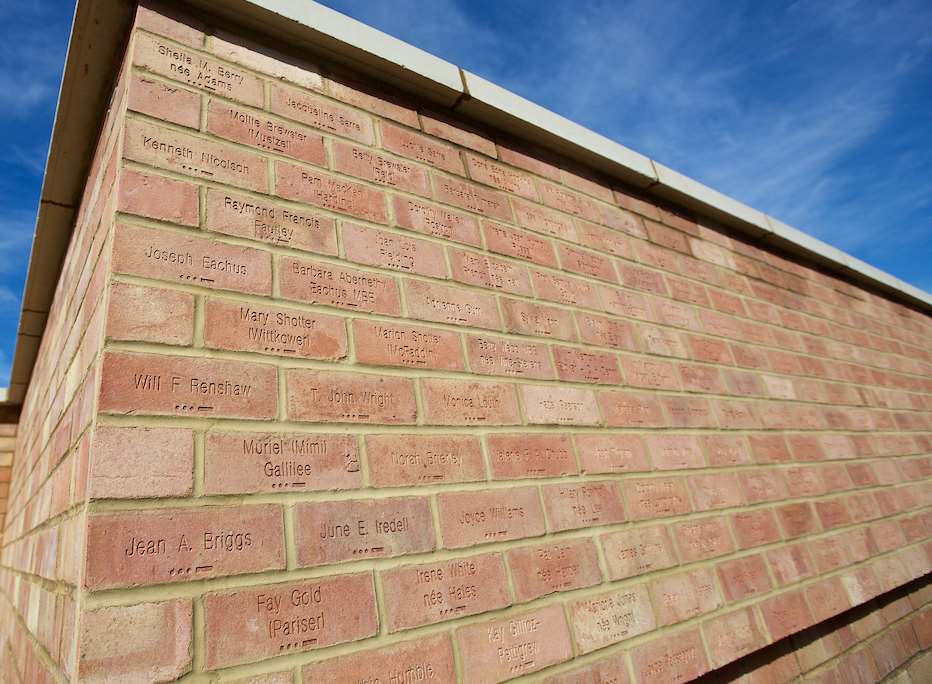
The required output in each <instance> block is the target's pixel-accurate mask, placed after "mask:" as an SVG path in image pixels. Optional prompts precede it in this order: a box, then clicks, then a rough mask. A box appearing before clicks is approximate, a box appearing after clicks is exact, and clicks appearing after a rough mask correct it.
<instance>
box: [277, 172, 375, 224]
mask: <svg viewBox="0 0 932 684" xmlns="http://www.w3.org/2000/svg"><path fill="white" fill-rule="evenodd" d="M275 192H276V194H277V195H279V196H280V197H283V198H285V199H289V200H294V201H296V202H304V203H307V204H312V205H314V206H315V207H321V208H322V209H327V210H329V211H335V212H339V213H341V214H349V215H350V216H355V217H356V218H361V219H363V220H365V221H372V222H373V223H387V222H388V214H387V212H386V209H385V194H384V193H383V192H381V191H380V190H375V189H373V188H370V187H369V186H367V185H361V184H360V183H354V182H353V181H349V180H345V179H343V178H339V177H337V176H331V175H330V174H326V173H321V172H319V171H315V170H311V169H307V168H302V167H300V166H295V165H294V164H289V163H287V162H281V161H277V162H275Z"/></svg>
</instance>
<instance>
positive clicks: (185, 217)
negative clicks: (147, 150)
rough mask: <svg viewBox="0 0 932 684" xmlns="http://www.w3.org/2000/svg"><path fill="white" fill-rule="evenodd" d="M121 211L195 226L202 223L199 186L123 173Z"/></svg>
mask: <svg viewBox="0 0 932 684" xmlns="http://www.w3.org/2000/svg"><path fill="white" fill-rule="evenodd" d="M118 208H119V210H120V211H122V212H125V213H127V214H136V215H137V216H144V217H145V218H151V219H156V220H159V221H169V222H171V223H178V224H180V225H183V226H196V225H197V224H198V221H199V217H198V196H197V186H196V185H193V184H191V183H185V182H184V181H179V180H174V179H173V178H165V177H164V176H155V175H150V174H147V173H142V172H141V171H135V170H133V169H123V170H122V171H121V172H120V196H119V203H118Z"/></svg>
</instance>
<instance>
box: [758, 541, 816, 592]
mask: <svg viewBox="0 0 932 684" xmlns="http://www.w3.org/2000/svg"><path fill="white" fill-rule="evenodd" d="M767 563H768V564H769V565H770V569H771V570H772V571H773V576H774V578H775V579H776V580H777V584H779V585H780V586H784V585H786V584H793V583H794V582H798V581H799V580H801V579H805V578H806V577H811V576H812V575H813V574H814V570H813V564H812V560H811V558H810V556H809V551H808V550H807V549H806V545H805V544H792V545H788V546H783V547H780V548H776V549H773V550H771V551H768V552H767Z"/></svg>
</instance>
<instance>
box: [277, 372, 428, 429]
mask: <svg viewBox="0 0 932 684" xmlns="http://www.w3.org/2000/svg"><path fill="white" fill-rule="evenodd" d="M286 387H287V392H288V395H287V410H288V417H289V418H290V419H292V420H298V421H311V422H326V423H375V424H413V423H414V422H415V419H416V417H417V404H416V402H415V398H414V382H413V381H412V380H409V379H407V378H399V377H394V376H381V375H364V374H357V373H332V372H329V371H314V370H299V369H293V370H288V371H287V372H286Z"/></svg>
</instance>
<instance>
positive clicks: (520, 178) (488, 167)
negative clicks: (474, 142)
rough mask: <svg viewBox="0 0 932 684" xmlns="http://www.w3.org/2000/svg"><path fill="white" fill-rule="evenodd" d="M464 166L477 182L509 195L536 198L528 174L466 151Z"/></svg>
mask: <svg viewBox="0 0 932 684" xmlns="http://www.w3.org/2000/svg"><path fill="white" fill-rule="evenodd" d="M466 168H467V169H469V177H470V178H472V179H473V180H474V181H476V182H477V183H482V184H483V185H490V186H492V187H493V188H498V189H499V190H504V191H505V192H507V193H508V194H510V195H520V196H521V197H524V198H526V199H529V200H534V201H536V200H537V190H536V189H535V188H534V181H533V179H532V178H531V177H530V176H526V175H525V174H523V173H519V172H517V171H515V170H513V169H510V168H508V167H507V166H504V165H502V164H497V163H495V162H493V161H491V160H489V159H486V158H484V157H480V156H478V155H475V154H471V153H469V152H467V153H466Z"/></svg>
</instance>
